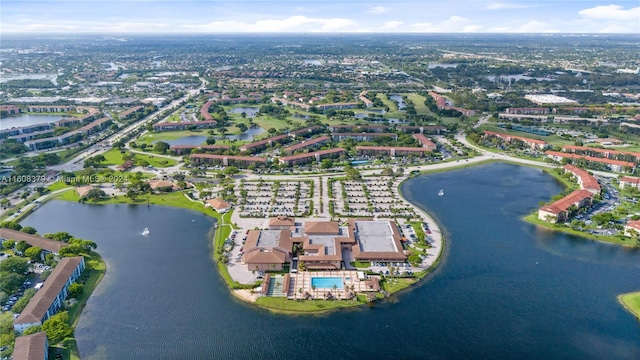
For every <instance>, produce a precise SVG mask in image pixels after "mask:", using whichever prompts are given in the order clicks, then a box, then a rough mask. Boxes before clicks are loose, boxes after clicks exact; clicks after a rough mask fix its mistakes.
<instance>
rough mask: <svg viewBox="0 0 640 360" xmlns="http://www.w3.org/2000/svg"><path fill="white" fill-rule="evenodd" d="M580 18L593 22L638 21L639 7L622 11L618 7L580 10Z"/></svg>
mask: <svg viewBox="0 0 640 360" xmlns="http://www.w3.org/2000/svg"><path fill="white" fill-rule="evenodd" d="M578 14H580V16H582V17H585V18H587V19H595V20H614V21H635V22H636V24H637V23H638V21H640V7H636V8H631V9H629V10H624V9H623V8H622V6H620V5H601V6H596V7H593V8H589V9H584V10H580V11H579V12H578Z"/></svg>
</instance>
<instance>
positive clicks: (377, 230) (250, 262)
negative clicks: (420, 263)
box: [242, 217, 407, 271]
mask: <svg viewBox="0 0 640 360" xmlns="http://www.w3.org/2000/svg"><path fill="white" fill-rule="evenodd" d="M294 248H295V249H296V252H295V253H294ZM244 250H245V252H244V255H243V256H242V262H243V263H244V264H245V265H247V268H248V269H249V270H260V271H265V270H282V269H283V267H284V266H285V265H286V264H287V263H290V262H292V260H294V258H295V257H296V255H297V261H298V262H299V263H300V266H301V267H302V268H304V269H306V270H340V269H343V268H345V267H346V266H345V263H349V262H351V261H394V262H404V261H405V260H406V259H407V255H406V254H405V251H404V248H403V246H402V236H401V235H400V232H399V230H398V228H397V226H396V224H395V222H393V221H389V220H375V221H374V220H371V219H349V220H348V224H347V226H341V225H340V223H338V222H337V221H306V222H305V223H304V224H301V223H295V221H294V220H293V219H291V218H285V217H278V218H272V219H271V220H270V221H269V230H249V232H248V235H247V240H246V242H245V245H244Z"/></svg>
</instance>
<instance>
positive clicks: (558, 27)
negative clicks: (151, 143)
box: [0, 0, 640, 34]
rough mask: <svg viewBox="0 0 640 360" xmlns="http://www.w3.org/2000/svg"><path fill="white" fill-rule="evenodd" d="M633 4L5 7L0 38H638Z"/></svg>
mask: <svg viewBox="0 0 640 360" xmlns="http://www.w3.org/2000/svg"><path fill="white" fill-rule="evenodd" d="M638 4H639V3H638V1H637V0H633V1H627V0H623V1H620V0H618V1H614V2H613V3H612V2H609V1H571V0H560V1H551V0H546V1H528V0H509V1H486V0H466V1H458V0H452V1H447V2H445V1H404V0H399V1H364V0H347V1H335V0H334V1H310V0H298V1H294V0H279V1H278V0H276V1H245V0H235V1H233V0H228V1H220V0H210V1H154V0H132V1H118V0H115V1H114V0H111V1H105V0H86V1H65V0H40V1H32V0H4V1H2V11H1V14H0V20H1V25H0V30H1V31H2V32H3V33H95V32H98V33H281V32H290V33H304V32H307V33H308V32H320V33H323V32H324V33H332V32H345V33H347V32H348V33H359V32H362V33H367V32H389V33H404V32H406V33H630V34H634V33H636V34H637V33H640V6H638Z"/></svg>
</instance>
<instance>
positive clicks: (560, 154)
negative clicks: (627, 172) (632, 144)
mask: <svg viewBox="0 0 640 360" xmlns="http://www.w3.org/2000/svg"><path fill="white" fill-rule="evenodd" d="M544 153H545V154H546V155H551V156H557V157H563V158H569V159H585V160H587V161H593V162H600V163H604V164H611V165H618V166H630V167H632V168H633V167H635V164H634V163H632V162H628V161H621V160H613V159H607V158H598V157H593V156H585V155H578V154H573V153H565V152H560V151H551V150H549V151H545V152H544Z"/></svg>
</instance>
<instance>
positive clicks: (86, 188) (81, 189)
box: [76, 185, 95, 199]
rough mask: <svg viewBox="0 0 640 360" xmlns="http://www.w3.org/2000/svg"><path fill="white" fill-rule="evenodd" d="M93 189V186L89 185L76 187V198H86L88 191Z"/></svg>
mask: <svg viewBox="0 0 640 360" xmlns="http://www.w3.org/2000/svg"><path fill="white" fill-rule="evenodd" d="M93 189H95V188H94V187H93V186H91V185H86V186H78V187H77V188H76V192H77V193H78V196H80V198H81V199H82V198H83V197H85V196H87V194H88V193H89V191H91V190H93Z"/></svg>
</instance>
